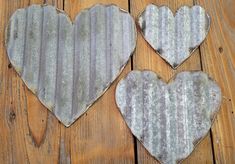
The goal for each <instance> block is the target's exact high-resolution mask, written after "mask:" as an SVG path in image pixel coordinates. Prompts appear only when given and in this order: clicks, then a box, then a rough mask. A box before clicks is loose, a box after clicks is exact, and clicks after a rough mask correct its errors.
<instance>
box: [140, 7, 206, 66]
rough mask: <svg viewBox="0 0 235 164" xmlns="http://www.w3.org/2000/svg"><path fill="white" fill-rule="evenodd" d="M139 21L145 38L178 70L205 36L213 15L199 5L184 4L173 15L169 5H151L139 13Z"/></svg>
mask: <svg viewBox="0 0 235 164" xmlns="http://www.w3.org/2000/svg"><path fill="white" fill-rule="evenodd" d="M138 24H139V26H140V28H141V31H142V34H143V36H144V38H145V39H146V41H147V42H148V43H149V44H150V45H151V47H152V48H153V49H154V50H155V51H156V52H157V53H158V54H159V55H160V56H161V57H162V58H163V59H164V60H165V61H166V62H168V63H169V64H170V65H171V66H172V67H173V68H174V69H175V68H177V67H178V66H179V65H180V64H182V63H183V62H184V61H185V60H186V59H187V58H188V57H189V56H190V54H192V53H193V51H194V50H195V49H196V48H197V47H198V46H199V45H200V44H201V43H202V42H203V40H204V39H205V38H206V35H207V33H208V31H209V29H210V17H209V15H208V14H207V13H206V11H205V10H204V9H203V8H202V7H200V6H198V5H196V6H193V7H191V8H190V7H188V6H182V7H181V8H179V9H178V10H177V12H176V15H175V16H174V14H173V13H172V11H171V10H170V9H169V8H168V7H166V6H161V7H157V6H155V5H153V4H150V5H148V6H147V7H146V9H145V10H144V11H143V12H142V13H141V15H140V16H139V18H138Z"/></svg>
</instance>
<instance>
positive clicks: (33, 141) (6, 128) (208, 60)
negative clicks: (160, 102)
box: [0, 0, 235, 164]
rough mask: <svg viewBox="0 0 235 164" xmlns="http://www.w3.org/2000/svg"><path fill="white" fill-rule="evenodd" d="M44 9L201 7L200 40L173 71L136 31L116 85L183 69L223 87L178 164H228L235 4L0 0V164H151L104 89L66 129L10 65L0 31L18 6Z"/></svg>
mask: <svg viewBox="0 0 235 164" xmlns="http://www.w3.org/2000/svg"><path fill="white" fill-rule="evenodd" d="M34 3H40V4H42V3H47V4H52V5H55V6H56V7H58V8H60V9H63V10H65V11H66V12H67V13H68V15H70V17H71V19H74V17H75V16H76V15H77V13H78V12H79V11H80V10H82V9H84V8H87V7H90V6H92V5H93V4H95V3H104V4H107V3H115V4H117V5H118V6H120V7H121V8H124V9H126V10H129V11H130V13H131V14H132V15H133V16H134V17H135V18H136V16H137V15H138V14H139V13H140V12H141V11H142V10H143V9H144V8H145V6H146V5H147V4H149V3H154V4H157V5H168V6H169V7H170V8H171V9H172V10H174V11H175V10H176V9H177V8H178V7H180V6H181V5H189V6H191V5H193V4H200V5H202V6H203V7H204V8H205V9H206V10H207V11H208V12H209V14H210V15H211V18H212V22H211V29H210V32H209V35H208V37H207V38H206V40H205V42H204V43H203V44H202V45H201V46H200V48H199V49H198V50H197V51H196V52H195V53H194V54H193V55H192V56H191V57H190V58H189V59H188V60H187V61H186V62H185V63H184V64H183V65H181V66H180V67H179V68H178V69H177V71H173V70H172V69H171V68H170V67H169V65H168V64H166V63H165V62H164V61H163V60H162V59H161V58H160V57H159V56H158V55H156V54H155V52H154V51H153V50H152V49H151V48H150V46H149V45H148V44H147V42H146V41H144V39H143V37H142V36H141V35H140V33H139V32H138V41H137V48H136V51H135V53H134V55H133V57H132V60H130V61H129V63H128V65H127V66H126V68H125V69H124V71H123V72H122V74H121V76H120V77H119V78H118V80H119V79H120V78H121V77H123V76H125V75H126V74H127V73H128V72H129V71H130V70H132V69H150V70H153V71H155V72H156V73H158V74H159V75H160V76H161V77H162V78H163V79H165V80H168V79H170V78H171V77H172V76H173V75H174V74H175V73H177V72H180V71H182V70H203V71H205V72H207V73H208V74H209V75H210V76H211V77H213V78H214V79H215V80H216V81H217V82H218V83H219V85H220V87H221V88H222V92H223V102H222V106H221V110H220V112H219V113H218V116H217V118H216V120H215V122H214V124H213V126H212V129H211V131H210V132H209V133H208V135H207V136H206V138H205V139H204V140H203V141H202V142H201V143H200V144H199V145H198V146H197V147H196V150H195V151H194V152H193V153H192V154H191V155H190V157H189V158H187V159H186V160H185V161H184V163H235V113H234V112H235V1H234V0H129V1H128V0H0V38H1V41H0V163H20V164H21V163H157V161H156V160H154V158H153V157H151V156H150V155H149V153H148V152H147V151H146V150H145V149H144V147H143V146H142V145H141V144H140V143H139V141H137V140H136V139H135V138H134V137H133V136H132V134H131V132H130V130H129V129H128V127H127V126H126V124H125V122H124V120H123V119H122V117H121V114H120V113H119V110H118V109H117V107H116V104H115V100H114V90H115V86H116V84H117V82H118V80H116V81H115V82H114V84H113V85H112V86H111V88H110V89H108V91H107V92H106V93H105V94H104V95H103V96H102V97H101V98H100V99H99V100H98V101H97V102H96V103H95V104H94V105H93V106H92V107H91V108H90V109H89V111H88V112H87V113H86V114H85V115H83V116H82V117H81V118H80V119H79V120H77V121H76V122H75V123H74V124H73V125H72V126H71V127H70V128H65V127H64V126H63V125H62V124H60V123H59V121H58V120H57V119H56V118H55V117H54V116H53V115H52V114H51V113H50V112H49V111H48V110H47V109H46V108H45V107H43V105H42V104H40V102H39V101H38V100H37V98H36V97H35V96H34V95H33V94H32V93H31V92H30V91H29V90H28V89H27V88H26V86H25V85H24V84H23V82H22V80H21V79H20V78H19V76H18V75H17V74H16V72H15V71H14V69H13V68H12V67H11V65H10V64H9V60H8V58H7V55H6V49H5V47H4V30H5V27H6V24H7V22H8V20H9V18H10V16H11V14H12V13H13V12H14V11H15V10H16V9H17V8H23V7H26V6H28V5H30V4H34Z"/></svg>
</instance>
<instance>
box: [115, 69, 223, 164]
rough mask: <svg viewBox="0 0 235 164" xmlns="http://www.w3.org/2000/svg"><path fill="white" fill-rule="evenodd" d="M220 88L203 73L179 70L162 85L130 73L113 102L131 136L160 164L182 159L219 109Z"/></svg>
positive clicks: (150, 76) (144, 75)
mask: <svg viewBox="0 0 235 164" xmlns="http://www.w3.org/2000/svg"><path fill="white" fill-rule="evenodd" d="M220 102H221V91H220V88H219V86H218V85H217V84H216V83H215V82H214V81H213V80H211V78H209V77H208V76H207V74H205V73H203V72H182V73H179V74H177V76H176V77H175V79H173V81H171V82H170V83H168V84H166V83H164V82H163V81H162V80H161V79H160V78H159V77H158V76H157V75H156V74H155V73H153V72H151V71H143V72H140V71H132V72H130V73H129V74H128V75H127V77H126V78H124V79H123V80H121V81H120V82H119V83H118V85H117V88H116V103H117V106H118V107H119V109H120V111H121V113H122V115H123V117H124V119H125V121H126V123H127V125H128V126H129V128H130V129H131V131H132V133H133V134H134V135H135V136H136V137H137V138H138V140H139V141H140V142H142V143H143V145H144V147H145V148H146V149H147V150H148V151H149V152H150V154H151V155H153V156H154V157H155V158H157V159H158V160H159V161H161V162H162V163H176V162H179V161H181V160H183V159H185V158H186V157H187V156H188V155H189V154H190V153H191V152H192V151H193V149H194V147H195V145H196V144H198V142H199V141H200V140H201V139H202V138H203V137H204V136H205V135H206V134H207V132H208V131H209V129H210V127H211V124H212V122H213V120H214V117H215V114H216V112H217V111H218V110H219V106H220Z"/></svg>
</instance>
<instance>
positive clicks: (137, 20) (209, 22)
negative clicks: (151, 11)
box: [135, 3, 211, 70]
mask: <svg viewBox="0 0 235 164" xmlns="http://www.w3.org/2000/svg"><path fill="white" fill-rule="evenodd" d="M149 5H154V6H157V7H158V8H161V7H166V8H168V9H169V10H170V11H171V13H172V14H173V16H174V18H175V15H176V13H177V12H178V10H179V9H180V8H182V7H188V8H190V9H191V8H192V7H194V6H199V7H201V8H203V7H202V6H200V5H192V6H189V5H183V6H180V7H178V8H177V10H176V11H175V12H173V11H172V10H171V8H169V7H168V6H166V5H156V4H153V3H150V4H148V5H147V6H149ZM147 6H146V7H145V8H144V10H143V11H141V12H140V13H139V14H138V16H137V17H136V20H135V22H136V24H137V25H138V26H137V27H138V28H139V31H140V33H141V35H142V37H143V38H144V40H145V41H146V42H147V43H148V45H149V46H150V47H151V48H152V49H153V50H154V52H155V53H156V54H157V55H159V56H160V57H161V58H162V59H163V60H164V61H165V63H167V64H168V65H170V67H171V68H173V69H174V70H176V69H177V68H178V67H180V66H181V65H183V64H184V63H185V62H186V60H188V59H189V58H190V57H191V56H192V55H193V53H194V52H195V51H196V50H197V49H198V48H199V47H200V46H201V44H202V43H204V41H205V40H206V38H207V36H208V34H209V31H210V27H211V16H210V15H209V13H208V12H206V10H205V9H204V8H203V9H204V10H205V13H206V16H207V18H208V30H206V35H205V38H204V39H203V40H202V42H201V43H200V44H199V45H198V46H196V47H194V49H193V50H192V51H191V52H190V53H189V56H188V57H187V58H185V59H184V60H183V61H182V62H181V63H180V64H178V65H177V66H176V67H174V66H173V65H171V64H170V63H169V62H168V61H167V59H166V58H165V57H163V56H161V54H160V53H158V52H157V51H156V50H155V49H154V47H153V46H152V45H151V44H150V43H149V42H148V41H147V40H146V39H145V36H144V33H143V32H142V29H141V27H140V24H139V18H140V17H141V15H142V14H143V13H144V12H145V10H146V8H147Z"/></svg>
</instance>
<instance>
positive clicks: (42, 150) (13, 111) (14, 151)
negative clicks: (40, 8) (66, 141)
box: [0, 0, 60, 163]
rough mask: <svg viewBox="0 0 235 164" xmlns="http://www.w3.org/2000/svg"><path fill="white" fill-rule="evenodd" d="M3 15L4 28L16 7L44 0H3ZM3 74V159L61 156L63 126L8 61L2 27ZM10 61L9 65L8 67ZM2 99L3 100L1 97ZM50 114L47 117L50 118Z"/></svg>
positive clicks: (38, 159) (21, 160) (51, 159)
mask: <svg viewBox="0 0 235 164" xmlns="http://www.w3.org/2000/svg"><path fill="white" fill-rule="evenodd" d="M0 2H1V3H2V5H1V7H2V9H4V10H1V12H2V14H1V15H2V16H3V18H2V19H1V20H4V21H1V22H3V24H2V25H1V26H2V27H3V28H2V29H4V27H5V26H6V24H7V22H8V20H9V17H10V15H11V14H12V13H13V12H14V11H15V10H16V9H17V8H22V7H26V6H27V5H29V4H32V3H43V1H38V0H37V1H36V0H35V1H29V0H21V1H13V0H11V1H0ZM1 40H2V42H1V47H2V48H1V50H3V51H2V52H1V58H2V60H1V62H2V64H1V67H0V70H1V71H0V72H1V78H2V80H1V81H3V82H4V83H5V84H4V86H3V89H2V91H3V96H2V97H5V98H3V99H1V101H0V102H1V109H3V110H4V112H3V115H1V116H2V117H1V120H3V121H4V122H5V123H7V125H4V122H3V123H1V125H0V126H3V127H2V128H1V129H3V130H4V131H7V132H6V133H4V138H5V140H0V142H1V143H0V144H1V145H3V146H2V147H4V148H6V149H7V151H3V153H1V155H2V156H1V157H3V158H1V159H6V160H4V162H5V163H40V162H42V161H43V162H48V163H52V162H56V161H57V160H58V151H55V150H57V147H59V144H58V139H59V136H60V129H59V123H58V121H57V120H56V119H55V118H53V117H52V115H51V114H50V113H49V114H47V110H46V108H45V107H43V106H42V105H41V104H40V102H39V101H38V100H37V98H36V97H35V96H34V95H33V94H32V93H31V92H30V91H28V89H27V88H26V87H25V85H24V84H23V82H22V80H21V79H20V78H19V76H18V75H17V74H16V72H15V71H14V70H13V69H11V66H10V65H8V64H9V61H8V59H7V55H6V54H5V47H3V44H2V43H4V42H3V40H4V30H2V31H1ZM7 65H8V66H9V67H8V69H7ZM2 100H3V101H2ZM47 115H48V118H47Z"/></svg>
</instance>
